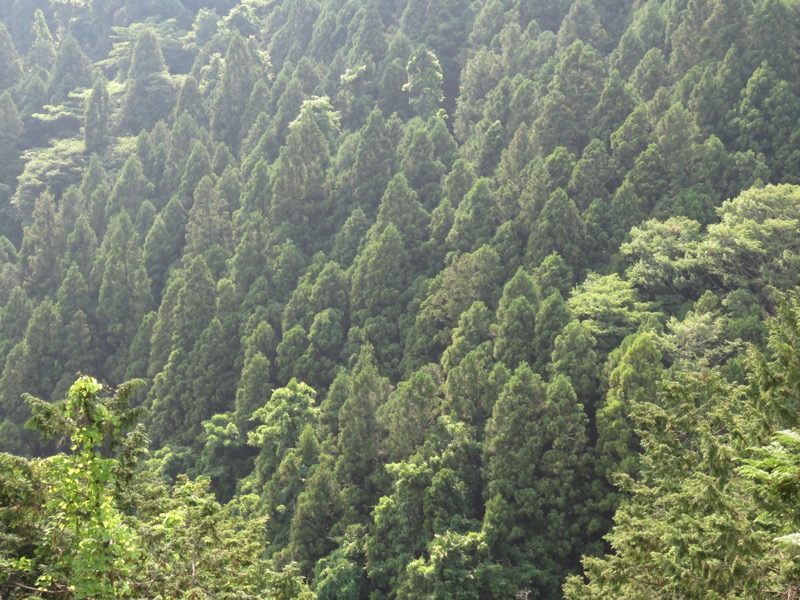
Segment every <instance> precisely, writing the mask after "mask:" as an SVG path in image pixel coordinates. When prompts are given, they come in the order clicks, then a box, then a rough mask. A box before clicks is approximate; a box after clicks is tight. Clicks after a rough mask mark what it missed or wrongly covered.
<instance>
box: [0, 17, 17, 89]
mask: <svg viewBox="0 0 800 600" xmlns="http://www.w3.org/2000/svg"><path fill="white" fill-rule="evenodd" d="M0 65H2V67H0V93H2V92H4V91H6V90H7V89H9V88H11V87H12V86H14V85H16V83H17V82H18V81H19V80H20V78H21V77H22V59H21V58H20V55H19V52H17V48H16V47H15V46H14V40H12V39H11V34H9V33H8V29H7V28H6V25H5V23H3V22H0Z"/></svg>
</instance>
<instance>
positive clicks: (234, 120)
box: [211, 34, 259, 153]
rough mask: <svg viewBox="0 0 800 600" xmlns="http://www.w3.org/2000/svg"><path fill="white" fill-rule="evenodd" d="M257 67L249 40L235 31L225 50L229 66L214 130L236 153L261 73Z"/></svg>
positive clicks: (214, 112) (217, 97) (216, 99)
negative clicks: (247, 107) (247, 111)
mask: <svg viewBox="0 0 800 600" xmlns="http://www.w3.org/2000/svg"><path fill="white" fill-rule="evenodd" d="M257 67H258V64H257V59H256V57H254V56H253V54H252V52H251V50H250V47H249V46H248V44H247V42H246V41H245V40H244V39H243V38H242V37H241V36H240V35H239V34H234V35H233V36H232V37H231V40H230V43H229V44H228V49H227V51H226V53H225V67H224V69H223V72H222V78H221V80H220V82H219V85H218V87H217V89H216V92H215V94H214V106H213V109H212V110H211V115H212V117H211V130H212V131H213V132H214V133H215V134H216V136H215V137H216V138H217V139H219V140H220V141H222V142H224V143H225V144H226V145H227V146H228V147H229V148H230V149H231V150H232V151H233V152H234V153H236V150H237V149H238V147H239V135H240V132H241V131H242V117H243V116H244V112H245V107H246V103H247V100H248V98H249V97H250V93H251V92H252V91H253V85H254V84H255V82H256V81H257V79H258V76H259V69H258V68H257Z"/></svg>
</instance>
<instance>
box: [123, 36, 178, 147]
mask: <svg viewBox="0 0 800 600" xmlns="http://www.w3.org/2000/svg"><path fill="white" fill-rule="evenodd" d="M175 99H176V93H175V89H174V87H173V84H172V81H171V79H170V77H169V73H168V72H167V66H166V63H165V62H164V55H163V54H162V52H161V46H160V44H159V42H158V38H157V37H156V36H155V35H154V34H153V32H152V31H151V30H150V29H147V28H144V29H142V31H141V33H140V34H139V36H138V37H137V38H136V44H135V45H134V47H133V57H132V59H131V66H130V69H129V70H128V78H127V81H126V87H125V96H124V97H123V99H122V115H121V125H122V127H123V128H124V129H126V130H127V131H130V132H139V131H141V130H142V129H150V128H151V127H152V126H153V125H154V124H155V123H156V122H157V121H159V120H161V119H166V118H167V117H168V116H169V115H170V114H171V113H172V110H173V107H174V103H175Z"/></svg>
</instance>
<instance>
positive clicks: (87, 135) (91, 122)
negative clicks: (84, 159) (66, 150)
mask: <svg viewBox="0 0 800 600" xmlns="http://www.w3.org/2000/svg"><path fill="white" fill-rule="evenodd" d="M110 121H111V106H110V99H109V95H108V88H107V86H106V81H105V79H104V78H101V77H96V78H95V82H94V86H93V87H92V95H91V96H89V100H88V101H87V102H86V111H85V113H84V118H83V143H84V144H85V145H86V151H87V152H89V153H102V152H103V150H105V148H106V146H108V143H109V142H110V141H111V122H110Z"/></svg>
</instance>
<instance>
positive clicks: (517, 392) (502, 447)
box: [483, 364, 588, 598]
mask: <svg viewBox="0 0 800 600" xmlns="http://www.w3.org/2000/svg"><path fill="white" fill-rule="evenodd" d="M586 426H587V419H586V415H585V413H584V411H583V406H582V405H581V404H579V403H578V402H577V401H576V398H575V393H574V391H573V390H572V388H571V386H570V384H569V382H568V381H567V380H566V379H565V378H563V377H562V378H556V379H554V380H553V381H552V382H551V383H550V385H549V386H545V384H544V382H543V381H542V380H541V378H540V377H539V376H538V375H535V374H534V373H533V372H532V371H531V370H530V368H529V367H528V366H527V365H525V364H523V365H521V366H520V367H519V368H518V369H517V370H516V371H515V373H514V376H513V377H512V378H511V379H510V380H509V382H508V383H507V384H506V385H505V387H504V388H503V391H502V393H501V394H500V397H499V398H498V400H497V403H496V404H495V406H494V410H493V412H492V418H491V419H490V420H489V422H488V423H487V425H486V441H485V443H484V464H485V465H486V467H485V473H486V500H487V503H486V516H485V517H484V522H483V534H484V536H485V537H486V542H487V544H488V545H489V548H490V552H491V554H492V556H493V558H494V559H495V560H497V561H499V562H500V564H506V565H508V566H507V567H505V568H504V569H503V572H502V574H501V575H500V577H501V579H500V581H499V582H498V584H499V585H502V586H503V588H504V590H505V592H504V593H505V594H506V595H508V594H517V593H520V592H522V593H524V591H526V590H527V592H529V593H530V592H534V591H535V593H537V594H538V595H540V596H541V597H542V598H557V597H559V593H560V583H561V581H560V580H561V577H562V576H563V575H564V574H565V572H566V571H567V570H568V569H569V568H570V567H573V568H574V564H572V561H573V560H574V557H575V556H576V555H577V553H579V552H580V551H581V549H582V547H583V544H582V539H581V538H582V536H583V532H582V529H583V523H582V514H581V512H582V510H581V506H580V500H581V498H580V495H579V492H578V490H579V487H577V486H579V485H580V482H581V479H582V478H583V477H585V476H586V474H585V468H586V454H585V448H586V445H587V442H588V440H587V437H586Z"/></svg>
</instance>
